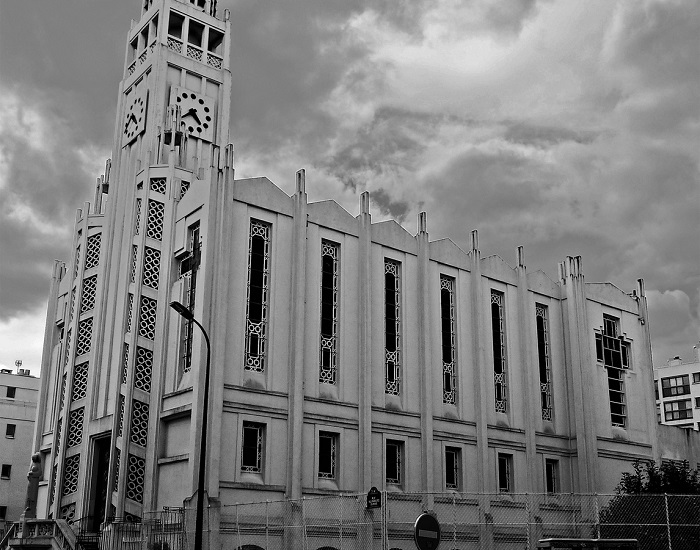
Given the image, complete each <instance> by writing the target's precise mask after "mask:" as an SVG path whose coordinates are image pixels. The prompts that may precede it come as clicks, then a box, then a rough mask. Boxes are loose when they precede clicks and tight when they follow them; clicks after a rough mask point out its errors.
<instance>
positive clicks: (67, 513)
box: [60, 502, 75, 523]
mask: <svg viewBox="0 0 700 550" xmlns="http://www.w3.org/2000/svg"><path fill="white" fill-rule="evenodd" d="M60 516H61V519H65V520H66V521H67V522H68V523H71V522H72V521H73V520H74V519H75V502H71V503H70V504H66V505H65V506H61V512H60Z"/></svg>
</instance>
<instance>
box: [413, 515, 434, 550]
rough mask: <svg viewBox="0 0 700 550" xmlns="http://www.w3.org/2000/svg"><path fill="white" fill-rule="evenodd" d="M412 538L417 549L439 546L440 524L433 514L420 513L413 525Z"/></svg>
mask: <svg viewBox="0 0 700 550" xmlns="http://www.w3.org/2000/svg"><path fill="white" fill-rule="evenodd" d="M413 540H415V541H416V546H417V547H418V550H436V548H437V547H438V546H440V524H439V523H438V520H437V518H436V517H435V516H431V515H430V514H421V515H420V516H418V518H417V519H416V523H415V525H414V526H413Z"/></svg>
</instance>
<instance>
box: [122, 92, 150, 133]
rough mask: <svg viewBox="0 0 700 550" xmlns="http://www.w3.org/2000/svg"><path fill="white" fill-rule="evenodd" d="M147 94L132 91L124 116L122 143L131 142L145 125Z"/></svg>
mask: <svg viewBox="0 0 700 550" xmlns="http://www.w3.org/2000/svg"><path fill="white" fill-rule="evenodd" d="M146 99H147V94H146V92H145V91H143V92H134V95H133V97H132V98H131V100H130V102H129V108H128V109H127V110H126V116H125V117H124V144H125V145H126V144H127V143H131V142H132V141H133V140H134V139H135V138H136V136H138V135H139V134H140V133H141V132H143V130H144V128H145V127H146Z"/></svg>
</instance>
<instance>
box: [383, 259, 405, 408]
mask: <svg viewBox="0 0 700 550" xmlns="http://www.w3.org/2000/svg"><path fill="white" fill-rule="evenodd" d="M401 267H402V263H401V262H400V261H399V260H395V259H393V258H387V257H385V258H384V393H385V394H387V395H394V396H397V397H400V396H401V378H402V376H401V375H402V369H401V366H402V365H401V359H402V357H401V343H402V342H401V340H402V330H401V329H402V323H401V314H402V311H403V304H402V303H401V298H402V289H403V285H402V281H401V275H402V269H401ZM390 275H391V276H392V277H393V279H394V285H393V288H389V286H388V278H389V276H390ZM390 294H391V295H393V303H390V302H389V297H390ZM392 306H393V308H392ZM390 308H391V309H393V317H389V316H388V315H387V313H388V312H389V310H390ZM390 325H392V326H390ZM390 348H393V349H390Z"/></svg>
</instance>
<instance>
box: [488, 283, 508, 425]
mask: <svg viewBox="0 0 700 550" xmlns="http://www.w3.org/2000/svg"><path fill="white" fill-rule="evenodd" d="M504 302H505V296H504V295H503V293H502V292H498V291H496V290H492V291H491V333H492V336H493V385H494V390H495V405H496V412H502V413H504V412H508V378H507V371H508V369H507V366H508V364H507V361H506V334H505V328H504V317H503V306H504Z"/></svg>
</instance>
